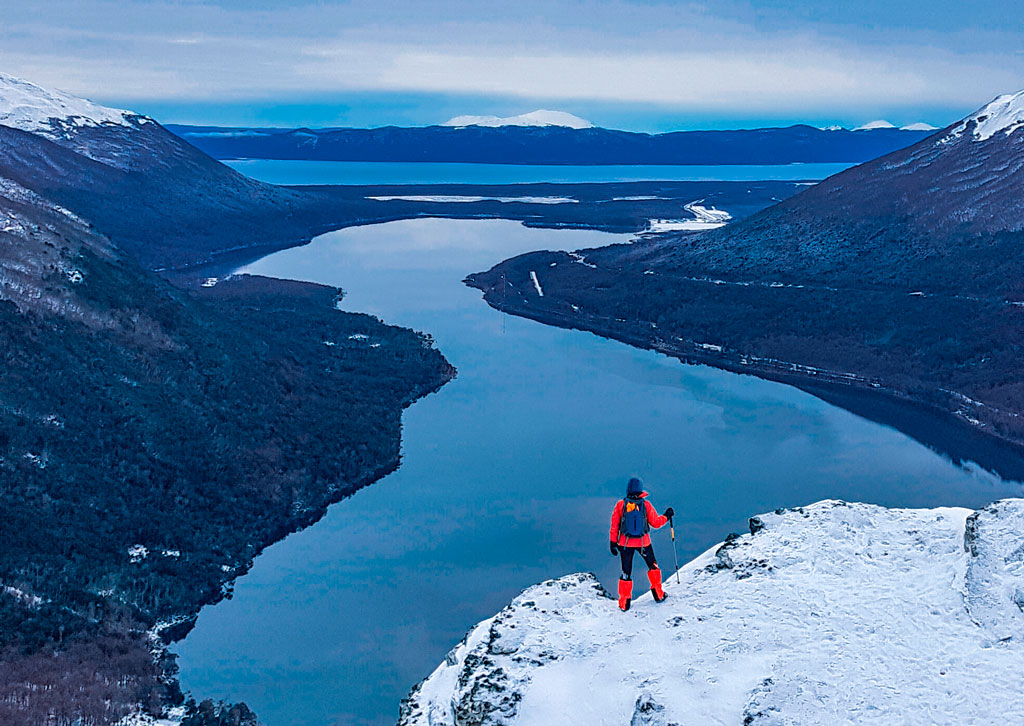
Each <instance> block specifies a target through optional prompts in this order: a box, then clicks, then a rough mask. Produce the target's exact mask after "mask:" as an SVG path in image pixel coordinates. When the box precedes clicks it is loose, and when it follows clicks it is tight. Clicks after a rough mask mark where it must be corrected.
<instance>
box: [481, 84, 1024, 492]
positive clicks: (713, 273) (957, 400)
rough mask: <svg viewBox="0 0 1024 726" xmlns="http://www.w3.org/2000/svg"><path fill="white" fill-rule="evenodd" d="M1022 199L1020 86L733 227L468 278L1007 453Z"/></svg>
mask: <svg viewBox="0 0 1024 726" xmlns="http://www.w3.org/2000/svg"><path fill="white" fill-rule="evenodd" d="M877 133H885V132H884V131H872V132H870V134H877ZM1022 190H1024V92H1022V93H1019V94H1015V95H1009V96H1002V97H1000V98H998V99H996V100H995V101H993V102H992V103H990V104H988V105H986V106H985V107H984V108H982V109H980V110H979V111H978V112H976V113H974V114H972V115H971V116H969V117H968V118H966V119H964V120H963V121H961V122H959V123H956V124H953V125H952V126H950V127H948V128H946V129H944V130H943V131H940V132H938V133H936V134H934V135H931V136H929V137H928V138H926V139H924V140H921V141H918V142H917V143H916V144H914V145H912V146H910V147H909V148H906V149H902V150H899V151H896V152H893V153H891V154H888V155H886V156H884V157H882V158H879V159H876V160H874V161H871V162H868V163H866V164H862V165H860V166H856V167H854V168H852V169H849V170H847V171H845V172H843V173H841V174H837V175H835V176H833V177H831V178H829V179H826V180H825V181H823V182H821V183H819V184H817V185H814V186H810V187H808V188H807V189H806V190H805V191H803V192H801V193H800V194H797V195H794V196H792V197H790V198H788V199H786V200H783V201H782V202H780V203H778V204H776V205H774V206H772V207H769V208H768V209H765V210H764V211H761V212H759V213H756V214H753V215H751V216H750V217H748V218H746V219H743V220H741V221H739V222H736V223H734V224H730V225H727V226H725V227H722V228H719V229H715V230H711V231H707V232H703V233H696V234H695V233H669V234H664V235H651V236H647V237H644V238H642V239H641V240H640V241H638V242H637V243H636V244H634V245H631V246H617V247H609V248H602V249H596V250H590V251H586V252H585V253H584V254H583V259H585V260H586V262H587V264H586V265H583V264H571V263H572V262H573V261H574V258H572V257H569V256H566V255H561V254H553V253H535V254H531V255H526V256H523V257H519V258H514V259H512V260H508V261H506V262H504V263H502V264H501V265H498V266H497V267H495V268H494V269H492V270H491V271H489V272H487V273H481V274H479V275H475V276H473V277H472V278H471V282H472V284H474V285H475V286H478V287H480V288H482V289H483V290H484V291H485V293H486V296H487V299H488V301H489V302H490V303H491V304H492V305H496V306H500V307H502V308H503V309H506V310H508V311H510V312H516V313H519V314H522V315H526V316H529V317H533V318H537V319H540V320H544V321H546V322H551V323H554V324H557V325H565V326H571V327H580V328H587V329H590V330H595V331H597V332H600V333H601V334H603V335H607V336H609V337H616V338H620V339H623V340H627V341H629V342H632V343H634V344H638V345H644V346H647V347H654V348H657V349H660V350H664V351H665V352H668V353H671V354H674V355H678V356H680V357H683V358H687V359H694V360H702V361H706V362H710V363H712V364H715V365H719V366H721V367H725V368H729V369H732V370H741V371H747V372H751V373H757V374H758V375H762V376H765V377H768V378H774V379H779V380H785V381H788V382H791V383H794V384H795V385H798V386H801V387H803V388H806V389H808V390H813V391H814V392H815V393H816V394H818V395H821V396H822V397H824V398H830V399H831V400H841V401H842V403H843V405H845V406H846V407H847V408H852V409H854V410H861V411H863V412H866V413H867V414H868V415H872V414H871V413H870V412H871V411H872V410H874V411H876V412H877V411H881V410H882V409H885V411H886V412H887V413H885V414H878V415H882V416H883V418H885V419H886V420H889V421H891V422H893V423H894V424H896V425H900V426H901V427H904V428H905V430H910V429H908V428H907V427H908V426H909V425H908V424H907V422H906V420H905V419H906V416H905V415H904V413H903V412H895V409H892V408H891V407H888V404H883V403H880V402H878V400H876V399H874V398H872V399H871V401H870V402H867V401H868V399H867V398H865V396H868V397H872V396H877V395H879V394H882V393H884V394H885V395H886V396H889V397H890V398H892V397H895V398H897V399H899V400H902V401H905V402H913V403H918V404H923V405H924V406H926V407H929V408H930V409H931V410H938V411H945V412H948V413H951V414H954V416H955V420H956V421H959V422H960V423H962V424H963V426H962V427H961V428H960V429H959V432H958V433H957V434H956V435H953V436H948V437H947V439H948V440H947V441H946V443H947V444H949V446H944V448H945V449H946V450H949V451H953V452H954V455H956V454H955V452H956V451H957V449H958V447H960V446H961V445H962V444H964V443H965V442H967V441H968V440H971V439H972V437H975V436H976V435H977V434H978V433H986V434H991V435H994V436H995V437H996V438H1000V439H1004V440H1008V441H1012V442H1014V443H1015V444H1017V445H1021V444H1024V369H1022V368H1021V365H1020V355H1021V351H1022V350H1024V192H1022ZM532 271H536V275H537V277H538V278H539V281H540V284H541V285H543V290H544V296H543V298H539V297H538V296H537V295H536V293H535V285H534V279H533V278H532V276H531V274H530V273H531V272H532ZM508 286H514V288H515V291H516V294H511V293H510V292H509V290H510V287H508ZM499 292H500V295H499V294H498V293H499ZM844 390H845V391H847V393H843V391H844ZM850 391H860V392H862V394H863V395H860V397H859V398H858V396H857V395H853V394H851V393H849V392H850ZM929 427H931V425H929ZM910 428H913V427H912V426H911V427H910ZM926 428H927V427H926ZM931 428H933V429H934V428H935V427H931ZM912 432H913V433H914V434H915V435H918V436H919V437H921V438H923V439H924V440H928V439H929V436H931V433H929V432H928V431H924V430H922V428H921V427H917V428H916V429H914V430H913V431H912ZM965 456H966V454H965ZM1015 456H1016V455H1015ZM994 458H995V459H998V458H999V457H998V456H996V457H994ZM1015 462H1016V463H1015V464H1014V465H1013V467H1014V468H1013V472H1012V473H1013V475H1014V476H1017V477H1019V476H1022V475H1024V469H1022V468H1021V466H1020V460H1019V457H1018V458H1016V459H1015Z"/></svg>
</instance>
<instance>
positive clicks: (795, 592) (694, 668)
mask: <svg viewBox="0 0 1024 726" xmlns="http://www.w3.org/2000/svg"><path fill="white" fill-rule="evenodd" d="M750 530H751V532H750V534H745V535H742V536H739V537H731V538H730V539H728V540H727V541H726V542H725V543H723V544H722V545H720V546H717V547H715V548H713V549H711V550H709V551H708V552H706V553H705V554H704V555H702V556H700V557H698V558H697V559H695V560H693V561H692V562H690V563H688V564H687V565H685V566H684V567H683V568H682V569H681V570H680V578H681V584H679V585H677V584H676V582H675V578H674V577H672V578H666V579H667V583H666V590H667V591H668V593H669V596H670V597H669V600H668V601H667V602H666V603H664V604H663V605H656V604H655V603H654V602H653V601H652V600H651V598H650V595H649V594H645V595H643V596H642V597H640V598H638V599H637V601H636V603H635V606H634V609H633V610H631V611H630V612H629V613H627V614H623V613H619V612H618V611H617V609H616V607H615V604H614V601H613V600H611V599H610V598H609V597H608V595H607V593H606V592H605V591H604V589H603V588H602V587H601V585H600V583H598V582H597V580H596V578H594V576H593V575H590V574H574V575H569V576H566V577H563V578H560V579H556V580H550V581H548V582H545V583H542V584H540V585H536V586H534V587H532V588H529V589H527V590H526V591H524V592H523V593H522V594H521V595H520V596H519V597H517V598H516V599H514V600H513V601H512V603H511V604H510V605H509V606H508V607H506V608H505V609H504V610H502V611H501V612H500V613H498V614H497V615H496V616H494V617H493V618H491V619H489V620H486V621H484V622H482V623H481V624H479V625H478V626H476V628H474V629H473V630H472V631H471V632H470V633H469V634H468V635H467V637H466V640H465V641H463V643H461V644H460V645H458V646H457V647H456V648H455V649H453V650H452V651H451V653H449V655H448V657H447V658H446V659H445V662H444V663H443V664H442V665H440V666H439V667H438V668H437V670H435V671H434V673H432V674H431V675H430V676H429V677H428V678H427V679H426V680H424V681H423V683H421V684H420V685H419V686H417V687H416V689H414V691H413V692H412V694H411V695H410V696H409V698H408V699H407V700H406V702H405V703H404V704H403V707H402V715H401V720H400V724H402V725H403V726H412V725H413V724H416V725H420V724H423V725H426V724H431V725H432V726H439V725H442V724H456V723H458V724H480V725H483V724H498V723H502V724H508V723H518V724H552V723H594V724H597V723H609V724H611V723H614V724H625V723H630V724H672V723H680V724H682V723H730V724H732V723H734V724H741V723H744V724H769V723H771V724H782V723H838V722H840V721H845V720H848V719H852V720H853V721H855V722H857V723H879V724H891V723H910V722H917V723H935V724H940V723H950V724H953V723H964V722H973V723H1019V722H1024V701H1022V700H1021V699H1020V697H1019V694H1020V693H1021V692H1022V690H1024V499H1008V500H1003V501H1001V502H997V503H995V504H992V505H990V506H989V507H986V508H984V509H981V510H978V511H976V512H972V511H971V510H968V509H960V508H941V509H919V510H909V509H886V508H884V507H879V506H874V505H867V504H846V503H844V502H838V501H831V500H829V501H824V502H819V503H817V504H814V505H811V506H808V507H804V508H798V509H793V510H785V511H781V512H776V513H772V514H766V515H762V516H759V517H754V518H753V519H751V520H750Z"/></svg>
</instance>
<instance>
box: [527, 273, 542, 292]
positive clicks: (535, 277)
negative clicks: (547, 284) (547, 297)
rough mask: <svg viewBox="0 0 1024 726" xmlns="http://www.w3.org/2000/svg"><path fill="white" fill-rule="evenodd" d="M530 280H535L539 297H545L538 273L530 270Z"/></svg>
mask: <svg viewBox="0 0 1024 726" xmlns="http://www.w3.org/2000/svg"><path fill="white" fill-rule="evenodd" d="M530 279H531V280H533V287H534V288H535V289H536V290H537V297H544V291H543V290H542V289H541V287H540V280H538V279H537V273H536V272H534V271H533V270H530Z"/></svg>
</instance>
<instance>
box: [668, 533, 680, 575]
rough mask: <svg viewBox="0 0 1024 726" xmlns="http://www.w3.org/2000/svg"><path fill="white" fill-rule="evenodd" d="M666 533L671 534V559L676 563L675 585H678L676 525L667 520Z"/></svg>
mask: <svg viewBox="0 0 1024 726" xmlns="http://www.w3.org/2000/svg"><path fill="white" fill-rule="evenodd" d="M668 531H669V532H671V533H672V559H673V560H674V561H675V563H676V584H677V585H678V584H679V556H678V555H677V554H676V525H675V524H674V523H673V522H672V517H669V518H668Z"/></svg>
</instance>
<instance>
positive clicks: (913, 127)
mask: <svg viewBox="0 0 1024 726" xmlns="http://www.w3.org/2000/svg"><path fill="white" fill-rule="evenodd" d="M938 130H939V127H938V126H932V125H931V124H926V123H925V122H924V121H918V122H917V123H912V124H907V125H906V126H900V131H938Z"/></svg>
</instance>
